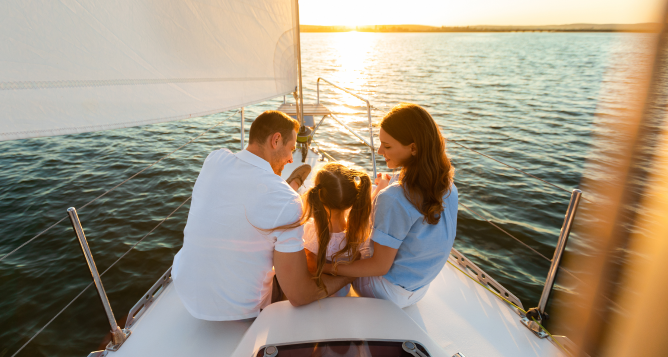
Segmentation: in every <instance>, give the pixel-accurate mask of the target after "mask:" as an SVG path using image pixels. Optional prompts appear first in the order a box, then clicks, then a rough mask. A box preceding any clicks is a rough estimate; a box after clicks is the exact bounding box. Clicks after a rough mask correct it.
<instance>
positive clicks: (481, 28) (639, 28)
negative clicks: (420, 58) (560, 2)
mask: <svg viewBox="0 0 668 357" xmlns="http://www.w3.org/2000/svg"><path fill="white" fill-rule="evenodd" d="M299 28H300V31H301V32H350V31H358V32H536V31H539V32H647V33H655V32H659V31H660V30H661V24H660V23H652V22H649V23H640V24H568V25H544V26H494V25H476V26H441V27H438V26H426V25H365V26H320V25H300V26H299Z"/></svg>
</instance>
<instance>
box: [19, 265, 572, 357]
mask: <svg viewBox="0 0 668 357" xmlns="http://www.w3.org/2000/svg"><path fill="white" fill-rule="evenodd" d="M448 263H450V265H452V266H453V267H454V268H455V269H457V270H459V271H460V272H461V273H462V274H464V275H466V276H467V277H468V278H469V279H471V280H473V282H475V283H477V284H478V285H480V286H482V287H483V288H485V289H486V290H487V291H489V292H490V293H492V294H494V295H495V296H496V297H498V298H499V299H501V300H503V301H505V302H506V303H508V304H509V305H511V306H513V307H514V308H516V309H517V310H519V311H522V313H524V314H525V315H526V313H527V312H526V311H524V309H522V308H521V307H519V306H517V305H515V304H514V303H512V302H511V301H510V300H508V299H506V298H504V297H503V296H501V294H499V293H497V292H496V291H494V290H492V289H490V288H489V287H488V286H485V284H483V283H481V282H480V281H478V279H474V278H473V277H472V276H470V275H468V274H466V272H465V271H463V270H462V269H460V268H459V267H458V266H456V265H455V264H454V263H452V262H451V261H450V260H448ZM532 320H534V321H535V322H536V323H537V324H538V325H539V326H540V327H541V328H542V329H543V331H545V332H546V333H547V335H548V336H550V338H551V339H552V341H554V342H555V343H556V344H557V346H558V347H559V348H560V349H561V350H562V351H564V352H565V353H566V355H568V356H571V354H570V353H569V352H568V351H567V350H566V348H564V346H562V345H561V343H559V341H557V340H556V339H555V338H554V337H553V336H552V334H551V333H550V332H549V331H548V330H547V329H546V328H545V327H543V325H541V324H540V322H538V321H536V319H534V318H532ZM12 357H13V356H12Z"/></svg>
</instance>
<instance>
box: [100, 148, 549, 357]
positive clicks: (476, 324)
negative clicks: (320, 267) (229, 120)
mask: <svg viewBox="0 0 668 357" xmlns="http://www.w3.org/2000/svg"><path fill="white" fill-rule="evenodd" d="M295 154H296V156H295V158H296V159H298V160H295V162H294V163H292V164H289V165H288V166H286V168H285V171H284V174H283V176H284V177H287V176H289V173H290V172H291V171H292V170H293V169H294V167H296V166H298V165H301V164H302V163H301V154H300V153H299V152H296V153H295ZM318 160H319V158H318V155H316V154H314V153H312V152H310V153H309V157H308V158H307V163H309V164H311V165H313V166H315V167H316V169H317V167H318V166H320V165H322V164H324V163H325V162H324V161H318ZM314 171H315V170H314ZM310 185H311V183H310V182H307V183H306V186H307V187H310ZM301 190H302V191H303V190H304V188H302V189H301ZM511 289H512V287H511ZM340 339H344V340H345V339H354V340H360V339H369V340H374V339H397V340H408V339H411V340H416V341H418V342H421V343H422V344H423V345H424V346H425V347H426V348H427V349H428V350H429V352H430V353H431V355H432V356H447V357H450V356H452V355H454V354H455V353H457V352H459V353H461V354H462V355H464V356H466V357H497V356H498V357H501V356H505V357H539V356H540V357H543V356H561V355H562V354H561V353H560V351H559V350H558V349H557V348H556V347H555V346H554V345H553V344H552V343H551V342H550V341H548V340H546V339H539V338H538V337H536V336H535V335H534V334H533V333H532V332H530V331H529V330H528V329H527V328H526V327H524V326H523V325H522V324H521V323H520V317H519V316H518V315H517V314H516V313H515V312H514V311H513V309H512V308H511V307H510V306H509V305H507V304H506V303H505V302H503V301H501V300H500V299H498V298H497V297H496V296H494V295H493V294H492V293H491V292H489V291H487V290H485V289H484V288H482V287H481V286H480V285H478V284H476V283H475V282H474V281H472V280H471V279H470V278H468V277H467V276H465V275H464V274H463V273H461V272H460V271H458V270H456V269H455V268H453V267H452V266H451V265H450V264H446V265H445V267H444V268H443V270H442V271H441V273H440V274H439V275H438V276H437V277H436V279H435V280H434V281H433V282H432V283H431V286H430V288H429V291H428V293H427V295H426V296H425V297H424V298H423V299H422V300H421V301H420V302H418V303H417V304H416V305H414V306H411V307H408V308H406V309H403V310H402V309H399V308H398V307H396V306H395V305H393V304H392V303H390V302H387V301H382V300H376V299H366V298H359V297H345V298H327V299H324V300H321V301H318V302H315V303H312V304H310V305H307V306H303V307H299V308H295V307H292V306H291V305H290V304H289V303H288V302H280V303H277V304H273V305H270V306H269V307H268V308H267V309H265V310H264V311H263V312H262V313H260V316H259V317H258V318H257V319H249V320H242V321H221V322H211V321H203V320H198V319H195V318H193V317H192V316H190V314H189V313H188V312H187V311H186V309H185V308H184V306H183V304H182V303H181V301H180V299H179V297H178V295H177V294H176V291H175V289H174V285H173V284H170V285H169V286H167V288H166V289H165V290H164V291H163V292H162V293H161V294H160V295H159V296H158V297H157V299H156V300H155V301H154V303H153V304H151V305H150V306H149V308H148V309H147V310H146V311H145V313H144V314H143V315H142V316H141V317H139V319H138V320H137V322H136V323H135V324H134V325H133V327H132V335H131V336H130V337H129V338H128V340H127V341H126V342H125V344H124V345H123V346H121V348H120V350H119V351H117V352H112V353H109V356H114V357H124V356H162V357H168V356H199V357H209V356H211V357H213V356H216V357H219V356H235V357H236V356H241V357H251V355H252V354H253V353H257V349H258V348H259V347H260V346H262V345H266V344H284V343H291V342H308V341H317V340H340Z"/></svg>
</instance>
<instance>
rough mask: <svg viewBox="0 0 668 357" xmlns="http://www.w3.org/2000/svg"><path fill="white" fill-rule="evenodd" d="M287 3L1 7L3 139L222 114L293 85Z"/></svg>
mask: <svg viewBox="0 0 668 357" xmlns="http://www.w3.org/2000/svg"><path fill="white" fill-rule="evenodd" d="M294 1H295V0H117V1H111V0H60V1H56V0H35V1H25V0H4V1H2V2H0V140H13V139H23V138H31V137H39V136H50V135H62V134H72V133H81V132H88V131H96V130H107V129H115V128H123V127H129V126H136V125H143V124H151V123H159V122H166V121H172V120H179V119H184V118H189V117H197V116H201V115H206V114H211V113H216V112H221V111H224V110H228V109H232V108H239V107H241V106H246V105H249V104H253V103H257V102H260V101H263V100H266V99H269V98H273V97H276V96H279V95H283V94H286V93H289V92H292V91H293V90H294V89H295V87H296V85H297V62H296V52H295V51H296V47H295V41H296V35H297V34H296V31H298V28H297V24H296V18H297V15H296V8H295V3H294Z"/></svg>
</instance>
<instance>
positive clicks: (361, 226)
mask: <svg viewBox="0 0 668 357" xmlns="http://www.w3.org/2000/svg"><path fill="white" fill-rule="evenodd" d="M353 174H354V175H355V176H356V177H359V179H360V183H359V184H357V196H356V197H355V202H354V203H353V205H352V207H351V208H350V212H349V213H348V230H347V232H346V242H347V244H346V246H345V247H344V248H343V249H341V250H340V251H338V252H337V253H336V254H334V256H333V257H332V261H333V263H334V270H336V265H338V264H339V263H341V264H345V263H350V262H352V261H353V260H356V259H358V258H359V247H360V246H361V245H362V243H364V242H365V241H366V239H367V237H368V236H369V230H370V225H371V222H370V220H369V218H370V216H371V178H369V175H367V174H366V173H364V172H360V171H354V172H353ZM344 254H346V255H347V256H349V257H351V258H352V259H350V260H349V261H348V262H343V261H341V262H340V261H339V260H338V259H337V258H338V257H339V256H341V255H344Z"/></svg>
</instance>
